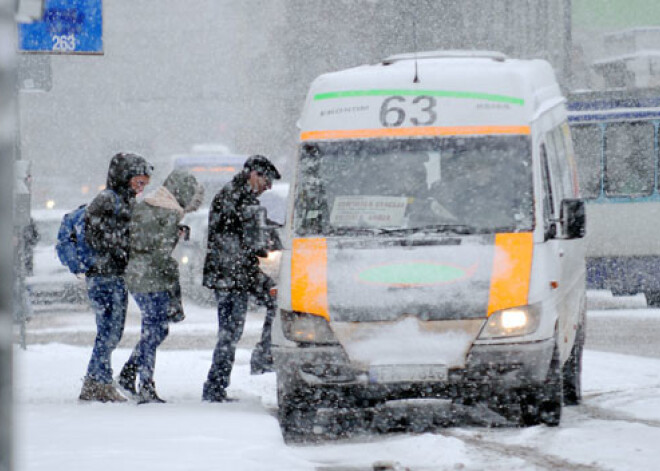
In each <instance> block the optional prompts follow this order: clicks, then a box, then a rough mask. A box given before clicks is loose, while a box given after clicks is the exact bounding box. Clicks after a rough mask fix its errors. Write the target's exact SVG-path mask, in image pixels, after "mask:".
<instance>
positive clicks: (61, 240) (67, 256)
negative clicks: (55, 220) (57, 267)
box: [55, 191, 119, 275]
mask: <svg viewBox="0 0 660 471" xmlns="http://www.w3.org/2000/svg"><path fill="white" fill-rule="evenodd" d="M112 194H113V195H115V197H116V205H115V214H118V213H119V197H118V195H117V194H116V193H115V192H114V191H113V192H112ZM86 209H87V205H86V204H83V205H82V206H79V207H78V208H76V209H74V210H73V211H71V212H70V213H66V214H65V215H64V216H63V217H62V222H61V223H60V230H59V231H58V233H57V244H56V245H55V250H56V251H57V257H58V258H59V259H60V262H62V265H64V266H65V267H67V268H68V269H69V271H70V272H71V273H73V274H74V275H78V274H81V273H82V274H85V273H87V271H88V270H89V269H90V268H92V267H93V266H94V263H95V261H96V252H95V251H94V249H93V248H92V247H90V245H89V244H88V243H87V240H86V239H85V211H86Z"/></svg>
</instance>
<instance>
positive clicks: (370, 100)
mask: <svg viewBox="0 0 660 471" xmlns="http://www.w3.org/2000/svg"><path fill="white" fill-rule="evenodd" d="M415 77H417V79H418V80H417V81H415V80H414V78H415ZM563 101H564V98H563V96H562V95H561V92H560V89H559V85H558V84H557V81H556V78H555V74H554V71H553V69H552V67H551V66H550V64H549V63H548V62H547V61H544V60H539V59H534V60H519V59H509V58H507V57H506V56H505V55H503V54H500V53H493V52H488V51H431V52H420V53H417V54H403V55H398V56H392V57H390V58H388V59H385V60H384V61H383V62H380V63H378V64H374V65H363V66H359V67H355V68H352V69H346V70H341V71H337V72H331V73H327V74H323V75H321V76H319V77H318V78H317V79H316V80H314V82H313V83H312V85H311V87H310V91H309V94H308V97H307V103H306V106H305V111H304V112H303V116H302V118H301V120H300V125H301V129H302V131H303V133H304V132H305V131H315V130H328V131H334V130H345V129H376V128H381V129H382V128H397V127H398V128H399V129H410V128H413V127H424V126H428V127H432V128H442V127H457V126H458V127H461V126H462V127H465V126H480V127H481V128H482V129H494V128H493V126H502V127H503V129H509V130H513V131H515V129H514V128H516V127H518V128H520V127H521V126H528V125H529V123H530V122H531V121H533V120H534V119H536V117H537V116H538V114H539V113H541V112H543V111H544V110H547V109H549V108H552V107H553V106H556V105H557V104H559V103H561V102H563ZM429 131H430V132H433V130H432V129H430V130H429ZM516 132H517V131H516Z"/></svg>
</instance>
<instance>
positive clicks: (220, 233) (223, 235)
mask: <svg viewBox="0 0 660 471" xmlns="http://www.w3.org/2000/svg"><path fill="white" fill-rule="evenodd" d="M248 175H249V174H248V173H247V172H240V173H239V174H237V175H236V176H234V178H233V179H232V180H231V181H230V182H229V183H227V184H226V185H225V186H224V187H223V188H222V190H220V191H219V192H218V193H217V194H216V195H215V197H214V198H213V202H212V203H211V208H210V211H209V229H208V244H207V252H206V259H205V261H204V279H203V284H204V286H206V287H207V288H211V289H221V290H234V291H243V292H251V291H254V290H255V285H257V284H262V283H263V280H264V279H268V277H267V276H266V275H265V274H264V273H263V272H262V271H261V270H260V269H259V259H258V258H257V253H256V252H254V250H252V249H251V248H250V247H249V246H248V245H247V244H246V234H245V229H246V219H245V210H246V207H248V206H254V205H259V200H258V199H257V197H256V196H255V195H254V193H252V190H251V189H250V186H249V184H248ZM259 255H260V256H263V255H265V254H261V253H260V254H259Z"/></svg>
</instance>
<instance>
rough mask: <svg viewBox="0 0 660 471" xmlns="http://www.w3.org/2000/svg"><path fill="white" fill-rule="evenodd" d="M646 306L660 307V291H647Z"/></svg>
mask: <svg viewBox="0 0 660 471" xmlns="http://www.w3.org/2000/svg"><path fill="white" fill-rule="evenodd" d="M644 295H645V296H646V304H648V305H649V306H651V307H660V291H646V292H645V293H644Z"/></svg>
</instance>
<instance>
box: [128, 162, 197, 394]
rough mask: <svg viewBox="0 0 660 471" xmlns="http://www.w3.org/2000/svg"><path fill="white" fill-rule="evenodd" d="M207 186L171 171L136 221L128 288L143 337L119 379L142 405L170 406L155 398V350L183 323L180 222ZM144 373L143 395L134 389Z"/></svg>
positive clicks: (135, 213) (139, 207)
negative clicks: (178, 248)
mask: <svg viewBox="0 0 660 471" xmlns="http://www.w3.org/2000/svg"><path fill="white" fill-rule="evenodd" d="M203 196H204V187H203V186H202V185H200V184H199V183H198V182H197V180H196V179H195V177H194V176H192V175H190V174H189V173H188V172H185V171H183V170H174V171H173V172H171V173H170V174H169V175H168V176H167V178H166V179H165V182H164V183H163V185H162V186H161V187H159V188H158V189H157V190H156V192H155V193H154V194H152V195H148V196H147V197H146V198H145V199H144V201H142V202H140V203H138V204H137V205H136V206H135V210H134V211H133V218H132V219H131V224H130V229H131V252H130V253H131V257H130V260H129V261H128V267H127V268H126V284H127V285H128V290H129V291H130V292H131V294H132V295H133V298H135V301H136V302H137V304H138V306H139V307H140V310H141V311H142V334H141V336H140V340H139V341H138V343H137V345H136V346H135V349H134V350H133V353H132V354H131V356H130V358H129V359H128V361H127V362H126V364H125V365H124V367H123V368H122V370H121V373H120V375H119V380H118V383H119V386H121V387H122V388H123V389H124V391H126V392H128V393H129V394H131V395H132V396H133V397H136V398H137V401H138V404H144V403H148V402H161V403H162V402H165V401H164V400H163V399H161V398H160V397H159V396H158V394H157V393H156V385H155V383H154V379H153V375H154V367H155V366H156V349H157V348H158V346H159V345H160V344H161V343H162V342H163V340H165V338H166V337H167V334H168V333H169V326H168V323H169V322H178V321H181V320H183V318H184V313H183V306H182V303H181V287H180V285H179V264H178V262H177V261H176V259H175V258H174V257H172V251H173V250H174V248H175V247H176V244H177V242H178V241H179V238H180V237H181V236H182V233H183V228H182V226H180V224H179V223H180V222H181V219H182V218H183V216H184V215H185V214H186V213H190V212H193V211H196V210H197V209H199V207H200V206H201V204H202V198H203ZM137 373H139V374H140V388H139V392H138V391H137V390H136V388H135V380H136V376H137Z"/></svg>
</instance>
